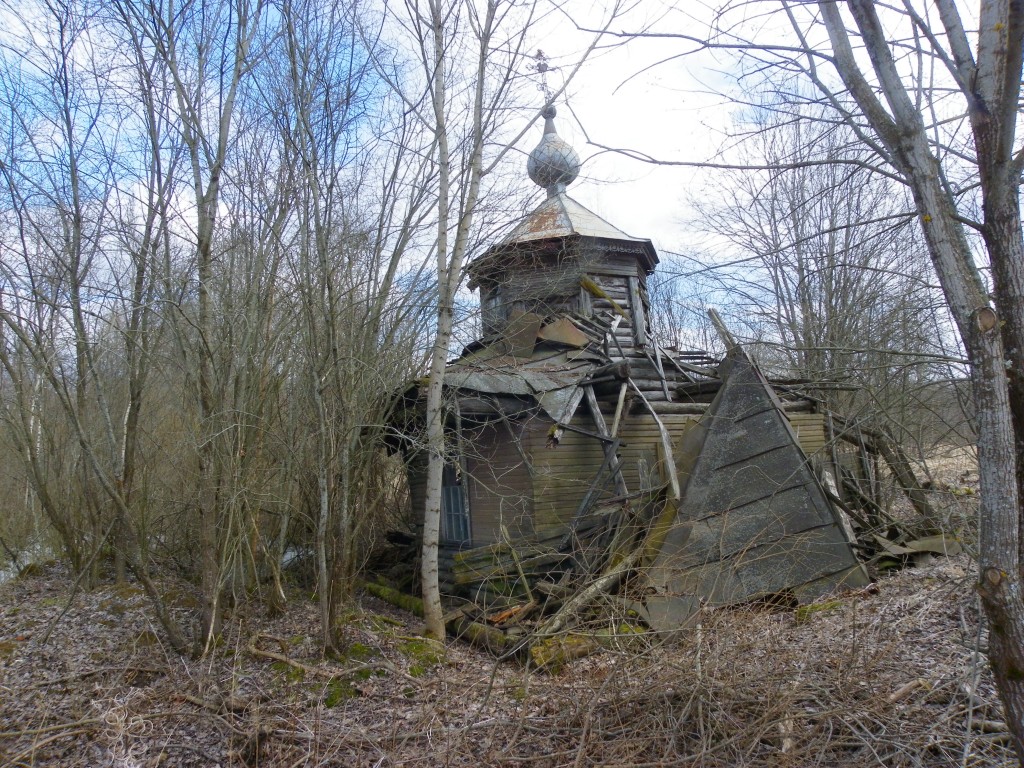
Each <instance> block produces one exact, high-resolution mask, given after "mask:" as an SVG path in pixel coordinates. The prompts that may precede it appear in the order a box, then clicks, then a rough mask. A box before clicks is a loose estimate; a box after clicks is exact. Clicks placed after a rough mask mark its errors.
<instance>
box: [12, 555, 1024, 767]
mask: <svg viewBox="0 0 1024 768" xmlns="http://www.w3.org/2000/svg"><path fill="white" fill-rule="evenodd" d="M971 568H972V565H971V563H970V562H969V561H968V560H967V558H966V557H960V558H955V559H938V560H936V561H934V562H933V563H932V564H930V565H928V566H926V567H923V568H916V569H908V570H906V571H903V572H901V573H898V574H896V575H895V576H891V577H887V578H883V579H882V580H881V581H880V582H879V583H878V584H877V587H873V588H871V589H870V590H864V591H861V592H858V593H854V594H849V595H846V596H843V597H842V598H841V599H839V600H833V601H830V602H828V603H823V604H821V609H820V610H814V611H805V612H802V613H801V614H800V616H799V620H798V616H797V614H796V612H795V611H792V610H781V609H778V608H772V607H770V606H758V607H751V608H747V609H743V610H718V611H707V612H705V613H703V614H702V615H701V617H700V621H699V623H698V624H696V625H694V626H693V627H692V628H690V629H689V630H687V631H684V632H682V633H680V634H679V635H678V636H677V637H675V638H673V639H668V638H652V637H649V636H647V637H644V638H642V639H639V640H638V638H637V637H636V636H635V635H631V636H624V637H623V638H622V647H621V649H620V650H617V651H616V650H612V651H610V652H608V653H605V654H602V655H599V656H596V657H591V658H589V659H586V660H583V661H580V662H576V663H575V664H572V665H570V666H569V667H568V668H567V669H566V670H564V671H563V672H561V673H560V674H558V675H556V676H553V677H551V676H546V675H542V674H539V673H534V672H531V671H529V670H525V669H523V668H521V667H519V666H516V665H514V664H500V665H498V664H496V663H495V662H494V660H493V659H491V658H490V657H488V656H486V655H483V654H481V653H479V652H477V651H475V650H473V649H471V648H469V647H468V646H465V645H463V644H461V643H450V644H449V645H448V646H447V648H446V649H444V652H443V654H438V652H437V649H436V648H432V647H430V646H429V645H425V644H423V643H422V642H421V641H419V640H418V639H417V638H416V637H415V630H416V627H415V621H416V620H415V619H414V617H411V616H407V615H403V614H401V613H400V612H398V611H396V610H394V609H392V608H390V607H389V606H387V605H385V604H383V603H380V602H378V601H376V600H374V599H373V598H370V597H366V598H364V599H363V601H362V604H361V605H360V606H359V607H357V608H355V609H354V610H353V613H352V615H351V617H350V621H349V623H348V625H347V627H346V638H347V640H348V648H349V651H348V653H347V656H346V658H343V659H339V660H335V661H324V660H322V659H320V658H319V656H318V653H317V648H316V643H315V640H314V638H315V636H316V611H315V605H314V604H313V603H311V602H306V601H303V600H299V599H296V600H295V601H294V602H293V606H292V609H291V610H290V612H289V613H288V615H287V616H285V617H283V618H279V619H275V620H270V619H268V618H267V617H266V616H263V615H261V614H258V613H254V614H251V615H245V614H244V613H243V612H239V613H236V614H235V615H234V616H233V617H232V619H233V623H232V629H231V632H230V633H229V635H228V636H227V638H226V641H225V643H224V644H223V645H222V646H221V647H220V648H218V650H217V652H216V653H215V654H213V656H212V657H210V658H208V659H206V660H204V661H192V660H183V659H180V658H177V657H175V656H172V655H169V654H167V653H166V652H165V651H164V649H163V646H162V645H161V644H160V643H159V642H158V633H156V631H155V630H154V628H153V627H152V626H151V625H150V624H149V622H148V620H147V618H146V610H145V603H144V600H143V598H142V597H141V595H139V594H138V591H137V590H134V589H131V588H124V587H121V588H117V587H113V586H111V587H107V588H104V589H101V590H97V591H95V592H91V593H86V594H83V595H80V596H79V597H78V598H77V599H76V601H75V603H74V605H73V606H72V608H71V610H69V611H68V613H67V615H66V616H65V617H64V618H63V619H62V620H61V621H60V623H59V624H58V625H57V627H56V628H55V629H54V631H53V633H52V635H51V637H50V640H49V642H48V643H47V644H45V645H42V644H41V643H40V642H39V638H41V637H42V635H43V633H44V632H45V630H46V628H47V624H48V622H49V621H51V620H52V619H53V618H55V617H56V616H57V615H58V614H59V613H60V611H61V610H62V609H63V607H64V604H65V603H64V601H65V600H66V597H67V587H66V585H67V583H68V580H67V577H66V574H64V573H63V572H62V571H61V569H60V568H59V567H56V566H54V567H52V568H50V569H48V570H47V571H46V572H45V573H43V574H41V575H36V576H33V577H31V578H27V579H23V580H19V581H17V582H14V583H12V584H8V585H6V586H4V587H2V588H0V765H3V766H28V765H32V766H68V767H69V768H71V767H73V766H96V765H115V766H157V765H163V766H214V765H224V766H227V765H250V766H256V765H259V766H275V767H277V766H298V765H337V766H342V765H343V766H438V765H446V766H484V765H486V766H491V765H494V766H505V765H508V766H514V765H536V766H642V765H651V766H654V765H657V766H673V765H678V766H708V767H713V766H794V767H795V766H801V767H802V766H814V765H821V766H870V765H879V766H1010V765H1014V764H1015V761H1014V758H1013V755H1012V753H1011V752H1010V750H1009V747H1008V744H1007V741H1006V737H1005V734H1004V732H1003V728H1002V724H1001V715H1000V712H999V708H998V706H997V705H996V697H995V693H994V691H993V688H992V684H991V680H990V677H989V674H988V671H987V669H986V668H985V665H984V662H983V659H981V658H980V657H979V656H978V654H977V653H976V650H977V649H978V647H979V643H980V646H981V647H982V648H983V645H984V633H979V631H978V625H977V619H978V616H977V608H976V601H975V598H974V596H973V589H972V581H973V579H972V575H971ZM605 629H606V628H605ZM638 651H640V652H638Z"/></svg>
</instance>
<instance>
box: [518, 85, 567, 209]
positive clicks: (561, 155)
mask: <svg viewBox="0 0 1024 768" xmlns="http://www.w3.org/2000/svg"><path fill="white" fill-rule="evenodd" d="M541 114H542V115H543V116H544V136H543V137H542V138H541V140H540V143H539V144H538V145H537V146H536V147H534V149H533V152H531V153H530V157H529V159H528V160H527V161H526V172H527V173H528V174H529V175H530V178H531V179H532V180H533V182H534V183H535V184H537V185H538V186H541V187H543V188H544V189H546V190H547V191H548V197H554V196H555V195H558V194H560V193H562V192H564V191H565V187H566V185H567V184H571V183H572V182H573V180H574V179H575V178H576V177H577V176H579V173H580V156H579V155H577V154H576V150H574V149H573V148H572V147H571V146H569V143H568V142H567V141H565V140H564V139H562V138H560V137H559V135H558V133H556V132H555V114H556V113H555V108H554V107H553V106H552V105H550V104H549V105H548V106H546V107H544V111H543V112H541Z"/></svg>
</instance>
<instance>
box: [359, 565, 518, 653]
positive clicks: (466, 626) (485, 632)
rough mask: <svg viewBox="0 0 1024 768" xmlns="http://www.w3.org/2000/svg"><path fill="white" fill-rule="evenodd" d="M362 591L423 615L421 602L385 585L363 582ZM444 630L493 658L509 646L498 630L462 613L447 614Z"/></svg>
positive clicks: (410, 611) (503, 634)
mask: <svg viewBox="0 0 1024 768" xmlns="http://www.w3.org/2000/svg"><path fill="white" fill-rule="evenodd" d="M363 589H365V590H366V591H367V592H369V593H370V594H371V595H373V596H374V597H379V598H380V599H381V600H384V601H385V602H388V603H391V605H394V606H395V607H397V608H401V609H402V610H404V611H408V612H409V613H412V614H415V615H416V616H422V615H423V601H422V600H420V599H419V598H418V597H413V596H412V595H407V594H405V593H404V592H399V591H398V590H397V589H394V588H393V587H389V586H387V585H385V584H379V583H376V582H371V581H367V582H364V583H363ZM444 628H445V631H446V632H447V633H448V634H449V635H451V636H452V637H455V638H462V639H465V640H467V641H469V643H470V644H471V645H475V646H477V647H478V648H484V649H486V650H488V651H490V652H491V653H493V654H494V655H495V656H501V655H503V654H504V653H506V652H507V651H508V650H509V648H510V646H511V643H510V642H509V639H508V637H506V636H505V633H504V632H502V631H501V630H500V629H495V628H494V627H488V626H487V625H486V624H481V623H479V622H477V621H473V620H471V619H470V618H469V617H467V616H466V615H465V614H464V613H462V611H453V612H452V613H450V614H447V615H446V616H445V617H444Z"/></svg>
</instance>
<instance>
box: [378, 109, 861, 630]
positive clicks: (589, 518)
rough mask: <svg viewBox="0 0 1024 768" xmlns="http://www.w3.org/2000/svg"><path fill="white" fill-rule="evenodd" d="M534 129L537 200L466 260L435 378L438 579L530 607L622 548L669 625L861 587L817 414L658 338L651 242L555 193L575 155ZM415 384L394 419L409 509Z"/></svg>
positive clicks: (606, 564)
mask: <svg viewBox="0 0 1024 768" xmlns="http://www.w3.org/2000/svg"><path fill="white" fill-rule="evenodd" d="M548 123H549V124H548V127H547V129H546V133H545V139H544V141H542V143H541V146H540V147H538V150H536V151H535V153H534V155H533V156H531V164H532V166H531V175H533V176H535V178H540V179H542V180H544V181H545V182H548V183H547V184H546V186H547V189H548V197H547V199H546V200H545V201H544V202H543V203H541V204H540V205H539V206H538V207H537V208H536V209H535V210H534V211H533V212H532V213H531V214H530V215H529V216H527V217H526V218H525V219H524V220H523V221H521V222H519V223H518V225H517V226H516V227H514V228H513V230H512V232H511V233H510V234H509V235H508V236H507V237H506V238H505V239H504V240H502V241H501V242H500V243H499V244H497V245H495V246H493V247H491V248H490V249H488V250H487V251H486V252H485V253H483V254H482V255H481V256H480V257H479V258H477V259H476V260H475V261H473V262H472V263H471V264H470V265H469V267H468V272H469V276H470V286H471V287H474V288H477V289H479V291H480V295H481V307H482V327H483V336H482V338H481V339H480V340H479V341H477V342H474V343H473V344H471V345H470V346H469V347H468V348H467V349H466V350H465V351H464V352H463V354H462V355H461V356H460V357H459V358H458V359H457V360H455V361H454V362H452V363H450V364H449V367H448V371H447V374H446V376H447V380H446V388H447V393H448V402H449V404H450V408H449V418H448V435H449V440H448V446H449V455H448V467H447V469H446V471H445V473H444V492H443V510H442V512H443V514H442V538H443V552H442V557H441V564H442V583H443V587H444V589H446V590H447V591H448V592H449V593H451V594H459V595H462V596H463V597H470V598H473V599H474V600H477V601H479V602H482V603H486V604H488V605H495V604H499V603H502V602H503V600H504V601H505V602H507V599H508V598H513V599H515V598H519V597H526V596H528V597H529V598H530V601H531V603H533V602H535V598H536V595H535V594H534V589H535V588H536V587H539V588H540V589H541V590H547V591H548V592H549V593H550V592H552V591H553V590H556V589H564V588H566V585H570V587H569V588H571V585H572V584H582V583H584V582H585V581H586V580H587V579H589V578H592V577H594V576H596V575H597V574H600V573H603V572H606V571H607V569H609V568H614V567H616V564H617V563H621V562H622V561H624V560H626V559H627V558H630V556H631V555H635V556H633V557H631V559H629V562H630V563H635V568H633V572H632V573H631V574H630V578H633V579H634V583H635V579H636V578H637V577H639V578H641V579H644V578H646V579H647V581H646V588H645V589H643V590H639V591H640V592H645V593H646V594H647V595H648V604H649V608H648V613H649V616H648V619H649V621H650V622H651V623H652V624H653V625H656V626H659V627H667V628H671V627H673V626H678V625H679V624H681V623H682V622H683V621H685V619H686V617H687V615H688V612H689V610H690V609H691V608H692V607H693V606H695V605H697V604H699V602H701V601H703V602H710V603H731V602H736V601H741V600H747V599H751V598H754V597H758V596H762V595H768V594H773V593H778V592H782V591H789V592H792V594H794V595H795V596H796V597H798V598H807V597H811V596H816V595H817V594H819V593H820V592H822V591H825V590H827V589H830V588H833V587H835V586H837V585H839V584H862V583H864V582H865V580H866V574H865V573H864V571H863V569H862V568H861V567H860V566H859V565H858V563H857V559H856V557H855V556H854V554H853V551H852V549H851V534H850V532H849V530H848V526H844V525H843V518H842V516H841V513H840V512H839V511H838V510H837V509H836V508H835V507H834V506H833V503H832V501H831V500H830V498H829V496H828V494H827V493H826V491H825V490H823V488H822V486H821V484H820V482H819V474H822V476H823V475H824V474H827V473H829V472H831V473H832V474H833V477H834V476H836V475H835V467H834V466H833V456H832V454H831V452H830V450H828V449H827V446H826V443H827V440H826V430H825V426H826V419H825V416H824V415H823V414H821V413H818V412H817V408H816V404H815V402H814V401H812V400H811V399H808V398H806V397H800V396H797V395H795V394H793V393H792V392H788V391H785V392H783V393H782V395H783V396H782V398H781V399H780V396H779V395H778V394H777V393H776V392H775V390H774V389H773V388H772V386H771V385H770V384H769V382H767V381H766V380H765V378H764V377H763V376H762V375H761V373H760V372H759V371H758V369H757V367H756V366H755V365H754V364H753V362H752V361H751V360H750V359H749V358H748V357H747V355H746V353H745V352H744V351H743V350H742V349H740V348H738V347H736V348H733V349H732V350H731V351H730V353H729V355H728V356H727V358H726V360H725V361H724V362H723V363H721V364H719V361H717V360H713V359H711V358H709V357H708V356H707V355H706V354H704V353H701V352H679V351H677V350H667V349H664V348H662V347H660V346H659V345H658V344H657V342H656V341H655V340H654V338H653V337H652V335H651V332H650V324H649V317H650V306H649V303H648V298H647V278H648V276H649V275H650V274H651V273H652V272H653V270H654V268H655V266H656V265H657V263H658V257H657V254H656V253H655V250H654V247H653V245H652V244H651V242H650V240H644V239H640V238H635V237H631V236H629V235H627V234H625V233H624V232H622V231H621V230H619V229H617V228H616V227H614V226H612V225H611V224H609V223H607V222H606V221H604V220H602V219H601V218H600V217H599V216H597V215H596V214H594V213H593V212H591V211H589V210H587V209H586V208H584V207H583V206H582V205H580V204H579V203H577V202H576V201H574V200H573V199H572V198H570V197H568V195H567V194H566V193H565V185H566V184H567V183H568V181H566V179H568V180H569V181H571V179H572V178H574V177H575V174H576V172H577V171H578V167H574V166H573V165H572V163H573V162H576V163H578V159H577V160H574V159H573V158H574V156H575V155H574V153H572V154H570V153H571V149H569V150H566V146H567V145H564V142H561V144H559V143H558V142H560V140H558V139H557V135H556V134H555V133H554V128H553V124H552V123H551V121H550V117H549V121H548ZM545 147H546V149H545ZM556 149H557V152H555V151H554V150H556ZM542 150H543V151H542ZM552 158H553V159H552ZM549 161H550V163H551V164H553V165H550V167H549V166H547V165H545V163H548V162H549ZM537 168H541V169H542V170H546V172H544V173H541V172H539V171H538V172H537V173H536V174H534V173H533V171H534V170H536V169H537ZM551 179H555V180H556V181H554V182H552V181H551ZM424 392H425V386H424V382H417V383H415V384H413V385H412V386H410V387H409V389H408V390H407V391H406V392H405V393H404V397H403V406H404V407H403V408H402V409H400V417H399V419H398V422H397V426H398V431H399V432H401V433H403V434H404V435H406V436H407V437H408V439H407V440H404V441H403V450H404V451H405V452H406V457H407V464H408V467H409V479H410V487H411V492H412V503H413V509H414V512H415V513H417V514H420V515H421V514H422V512H423V504H424V498H425V493H424V482H425V477H426V472H425V468H426V456H425V455H424V454H423V453H422V452H420V451H418V450H416V447H415V446H416V445H417V441H416V440H415V430H416V428H417V424H418V421H419V418H420V416H421V414H422V407H423V402H422V396H423V394H424Z"/></svg>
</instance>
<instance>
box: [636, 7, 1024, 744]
mask: <svg viewBox="0 0 1024 768" xmlns="http://www.w3.org/2000/svg"><path fill="white" fill-rule="evenodd" d="M755 8H756V6H750V5H749V4H744V5H742V6H734V7H731V8H727V9H725V10H724V11H723V12H722V14H721V15H720V16H719V17H718V18H717V20H716V23H715V25H714V28H713V29H712V30H711V32H710V33H709V34H708V35H700V34H693V33H692V30H687V31H683V32H675V31H665V30H666V28H665V27H664V26H663V27H662V28H661V29H659V30H657V31H654V32H651V31H650V30H645V32H651V33H652V34H656V35H659V36H662V37H671V38H675V39H676V40H678V41H679V42H680V44H681V45H691V46H693V48H692V50H709V49H716V50H726V51H730V52H734V53H736V52H738V53H739V55H740V56H741V57H742V59H743V62H742V64H741V67H742V69H743V71H744V73H745V74H746V75H747V76H749V77H752V78H759V82H760V83H761V84H762V86H763V87H766V88H774V89H778V90H791V86H792V85H793V83H794V82H796V81H802V82H809V83H811V84H812V85H813V86H814V88H815V92H816V94H817V101H818V102H819V103H820V104H821V105H824V106H826V107H828V108H829V109H830V110H831V115H832V118H831V119H833V120H838V121H842V122H845V123H846V124H847V125H848V126H849V128H850V130H851V131H852V132H853V134H854V135H855V136H856V137H857V140H858V144H859V145H860V147H861V148H867V149H868V150H870V152H871V156H870V158H869V159H868V160H865V159H864V158H862V157H851V158H837V159H836V160H833V161H830V162H833V163H844V164H854V165H859V166H862V167H866V168H870V169H872V170H873V172H875V173H880V174H885V175H888V176H890V177H891V178H894V179H898V180H899V181H900V182H901V183H903V184H904V185H905V186H906V189H907V190H908V192H909V195H910V198H911V200H912V201H913V209H914V214H915V216H916V219H917V221H918V223H919V225H920V227H921V231H922V233H923V235H924V240H925V243H926V246H927V249H928V253H929V255H930V257H931V261H932V264H933V267H934V269H935V273H936V275H937V276H938V280H939V282H940V284H941V286H942V291H943V294H944V296H945V300H946V303H947V305H948V307H949V312H950V314H951V316H952V318H953V321H954V323H955V324H956V327H957V329H958V331H959V334H960V336H961V338H962V340H963V344H964V347H965V349H966V352H967V357H968V359H969V362H970V368H971V376H972V389H973V401H974V408H975V413H976V424H977V432H978V457H979V465H980V476H981V491H982V493H981V509H980V555H979V569H980V577H981V578H980V583H979V590H980V593H981V596H982V603H983V606H984V609H985V613H986V614H987V616H988V618H989V625H990V628H991V637H990V642H989V660H990V663H991V665H992V668H993V670H994V673H995V678H996V681H997V685H998V688H999V691H1000V695H1001V698H1002V701H1003V704H1004V705H1005V707H1006V715H1007V717H1006V719H1007V723H1008V724H1009V725H1010V727H1011V729H1012V731H1013V739H1014V744H1015V747H1016V750H1017V753H1018V755H1019V757H1020V759H1021V760H1022V761H1024V584H1022V580H1024V574H1022V568H1021V567H1022V556H1024V554H1022V553H1024V536H1022V530H1021V528H1022V525H1024V514H1022V511H1024V510H1022V506H1021V501H1022V492H1024V462H1022V461H1021V458H1020V457H1021V456H1024V450H1022V449H1024V239H1022V234H1021V218H1020V192H1019V186H1020V175H1021V171H1022V169H1024V150H1022V149H1021V146H1020V138H1019V136H1018V135H1017V133H1018V123H1019V120H1020V118H1019V114H1020V112H1019V105H1020V96H1021V93H1020V91H1021V74H1022V72H1021V70H1022V57H1024V7H1022V6H1021V5H1020V4H1019V3H1012V2H1006V1H1005V0H980V2H979V3H978V5H977V11H976V15H974V14H972V16H970V17H968V22H967V23H966V24H965V22H964V18H963V17H962V15H961V11H960V9H958V7H957V6H956V5H955V4H954V3H953V2H952V0H936V2H935V3H934V4H933V5H926V4H924V3H916V2H913V1H912V0H907V1H906V2H904V3H901V4H898V5H893V6H889V5H885V6H883V5H881V4H876V3H873V2H870V0H847V1H846V2H839V1H838V0H823V1H822V2H818V3H814V4H806V3H791V2H785V1H784V2H780V3H778V4H775V3H765V4H764V5H763V6H761V8H757V10H766V11H768V12H769V13H772V12H777V13H778V14H780V16H781V18H782V19H785V20H787V21H788V22H789V30H790V34H789V35H788V36H785V37H780V38H778V39H777V40H775V41H772V40H769V39H767V36H766V35H765V34H762V35H760V36H759V37H758V39H756V40H755V39H754V38H753V36H752V33H751V28H752V27H751V25H750V21H751V16H750V14H752V13H754V9H755ZM974 20H976V22H977V31H971V28H970V27H971V24H972V22H973V21H974ZM758 29H759V30H761V31H762V32H765V31H766V30H765V28H764V27H763V26H761V25H760V24H758ZM776 29H778V27H776ZM623 34H627V33H623ZM632 154H633V155H634V156H638V153H632ZM979 213H980V217H979V216H978V214H979ZM977 235H980V243H979V242H978V239H977ZM982 251H983V254H982V253H981V252H982ZM984 257H987V265H982V264H980V263H979V262H981V261H983V259H984Z"/></svg>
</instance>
